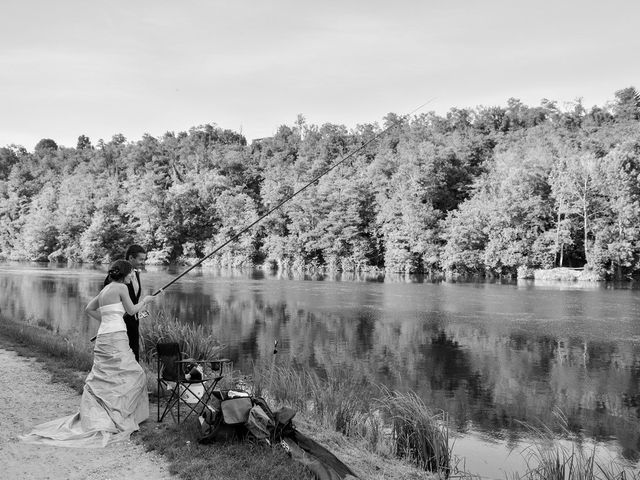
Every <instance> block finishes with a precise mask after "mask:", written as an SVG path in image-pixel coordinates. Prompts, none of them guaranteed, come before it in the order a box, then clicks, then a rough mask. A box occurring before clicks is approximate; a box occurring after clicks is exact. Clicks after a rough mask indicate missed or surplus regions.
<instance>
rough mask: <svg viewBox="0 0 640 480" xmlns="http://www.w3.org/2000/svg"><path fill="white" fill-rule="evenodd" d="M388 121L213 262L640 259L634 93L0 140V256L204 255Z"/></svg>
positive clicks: (317, 264) (329, 264)
mask: <svg viewBox="0 0 640 480" xmlns="http://www.w3.org/2000/svg"><path fill="white" fill-rule="evenodd" d="M390 125H395V126H394V127H393V128H391V129H390V130H389V131H388V132H386V133H385V134H384V135H381V136H380V137H379V138H378V139H377V140H375V141H374V142H371V143H369V144H368V145H366V146H365V147H364V148H362V149H361V150H360V151H358V152H357V154H355V155H354V156H353V157H352V158H351V159H349V161H348V162H346V163H345V164H344V165H341V166H340V167H338V168H336V169H335V170H333V171H331V172H330V173H329V174H327V175H325V176H324V177H322V178H321V179H320V180H319V181H317V182H315V183H314V184H313V185H312V186H311V187H310V188H308V189H306V190H305V191H304V192H303V193H301V194H300V195H298V196H296V197H295V198H294V199H292V200H291V201H289V202H287V203H286V204H285V205H284V206H283V207H282V208H280V209H278V210H276V211H275V212H274V213H273V214H272V215H270V216H269V217H267V218H266V219H265V220H264V221H263V222H261V223H260V224H258V225H257V226H256V227H254V228H253V229H251V230H250V231H248V232H247V233H245V234H243V235H242V236H240V237H239V239H238V240H237V241H234V242H232V243H231V244H230V245H229V246H227V247H225V248H224V249H222V250H221V251H220V252H219V254H216V255H214V256H212V257H211V258H210V259H208V260H207V262H208V263H212V264H215V265H226V266H234V267H239V266H250V265H258V264H262V265H265V266H269V267H274V268H280V269H328V270H343V271H356V270H383V269H386V270H388V271H394V272H424V273H442V272H446V273H453V274H465V275H466V274H480V275H513V274H515V273H516V272H518V271H519V270H522V269H534V268H551V267H554V266H572V267H585V268H586V269H587V270H590V271H592V272H594V274H596V275H600V276H603V277H607V278H621V277H624V276H628V275H632V274H634V273H637V272H639V271H640V177H639V175H640V94H638V92H637V91H636V90H635V89H634V88H633V87H629V88H625V89H622V90H619V91H617V92H615V95H614V98H613V100H612V101H611V102H609V103H608V104H607V105H605V106H594V107H592V108H590V109H587V108H585V107H584V106H583V104H582V102H581V101H576V102H573V103H572V104H570V105H567V106H564V107H563V108H560V107H558V105H557V102H554V101H549V100H543V101H542V102H541V103H540V105H539V106H536V107H530V106H527V105H524V104H523V103H522V102H521V101H519V100H517V99H509V100H508V101H507V104H506V106H498V107H477V108H475V109H457V108H452V109H451V110H450V111H449V112H448V113H447V114H446V115H444V116H440V115H437V114H435V113H433V112H430V113H425V114H421V115H416V116H413V117H411V118H402V117H399V116H398V115H395V114H389V115H387V116H386V117H385V119H384V121H383V125H378V124H376V123H373V124H366V125H360V126H358V127H357V128H355V129H353V130H349V129H347V128H346V127H344V126H342V125H337V124H324V125H322V126H317V125H309V124H307V123H306V121H305V119H304V118H303V117H302V116H300V117H298V119H297V120H296V122H295V123H294V124H293V125H283V126H281V127H280V128H279V129H278V131H277V133H276V134H275V135H274V136H273V137H270V138H265V139H260V140H255V141H253V142H252V144H251V145H248V144H247V142H246V140H245V138H244V137H243V136H242V135H240V134H238V133H236V132H233V131H230V130H223V129H221V128H218V127H217V126H216V125H214V124H211V125H203V126H199V127H194V128H192V129H190V130H189V131H188V132H179V133H174V132H168V133H166V134H165V135H164V136H162V137H161V138H155V137H153V136H150V135H145V136H143V138H142V139H140V140H137V141H128V140H127V139H126V138H125V137H124V136H123V135H120V134H117V135H114V136H113V138H112V139H111V140H110V141H108V142H105V141H103V140H98V141H97V142H96V144H95V145H93V144H92V142H91V140H90V139H89V138H87V137H86V136H84V135H81V136H80V137H79V138H78V143H77V146H76V148H64V147H60V146H58V145H57V144H56V142H55V141H54V140H52V139H42V140H41V141H40V142H38V144H37V145H36V146H35V149H34V151H33V152H29V151H27V150H26V149H25V148H23V147H21V146H16V145H8V146H6V147H3V148H0V258H5V259H15V260H36V261H62V262H107V261H110V260H112V259H114V258H116V257H119V256H120V255H121V254H122V252H123V249H124V247H125V246H126V245H127V244H129V243H131V242H136V243H140V244H142V245H144V246H145V247H146V248H147V249H148V250H149V261H150V262H154V263H171V262H192V261H194V260H195V259H199V258H202V257H204V256H205V255H207V254H208V253H210V252H212V251H213V249H214V248H215V247H216V246H217V245H218V244H220V243H222V242H223V241H225V240H227V239H228V238H230V237H232V236H234V235H235V234H236V233H238V232H239V231H240V230H241V229H242V227H243V226H245V225H248V224H249V223H251V222H252V221H254V220H255V219H257V218H258V217H259V215H261V214H262V213H264V212H266V211H267V210H268V209H270V208H271V207H273V206H274V205H277V204H278V203H279V202H280V201H282V199H284V198H286V197H287V196H288V195H290V194H291V193H292V192H294V191H296V190H297V189H299V188H300V187H302V186H304V185H305V184H306V183H307V182H308V181H310V180H311V179H313V178H314V177H315V176H316V175H318V174H319V173H321V172H323V170H324V169H326V168H327V167H328V166H330V165H331V164H333V163H334V162H336V161H338V160H339V159H341V158H342V157H343V156H344V155H346V154H348V153H350V152H353V151H354V150H356V149H358V148H359V147H361V146H362V145H363V144H364V143H365V142H367V141H368V140H370V139H371V138H372V137H374V136H375V135H376V134H377V133H379V132H381V131H382V130H383V129H385V128H387V127H388V126H390Z"/></svg>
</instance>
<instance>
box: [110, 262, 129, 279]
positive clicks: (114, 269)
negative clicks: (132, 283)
mask: <svg viewBox="0 0 640 480" xmlns="http://www.w3.org/2000/svg"><path fill="white" fill-rule="evenodd" d="M132 271H133V265H131V264H130V263H129V262H127V261H126V260H116V261H115V262H113V263H112V264H111V265H109V279H110V280H111V281H112V282H120V281H121V280H123V279H124V277H126V276H127V275H129V274H130V273H131V272H132Z"/></svg>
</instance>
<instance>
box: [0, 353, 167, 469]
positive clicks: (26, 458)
mask: <svg viewBox="0 0 640 480" xmlns="http://www.w3.org/2000/svg"><path fill="white" fill-rule="evenodd" d="M50 378H51V375H50V374H48V373H47V372H46V371H45V370H44V369H43V368H42V367H41V366H40V365H39V364H38V363H37V362H36V361H35V359H29V358H24V357H20V356H18V354H17V353H15V352H12V351H8V350H3V349H0V425H1V428H0V477H1V478H6V479H11V480H22V479H24V480H27V479H29V480H39V479H51V480H58V479H78V480H80V479H82V480H85V479H90V480H110V479H113V480H116V479H118V480H121V479H127V480H147V479H149V478H153V479H154V480H167V479H173V480H175V479H176V478H177V477H173V476H171V475H170V474H169V471H168V467H167V464H166V461H164V460H163V459H162V457H160V456H158V455H156V454H154V453H150V452H145V451H144V448H143V447H142V446H141V445H137V444H135V443H133V442H126V443H122V444H119V445H112V446H109V447H107V448H102V449H100V448H97V449H87V448H62V447H50V446H43V445H28V444H24V443H22V442H20V441H19V440H18V435H22V434H25V433H28V432H29V431H30V430H31V428H32V427H33V426H35V425H37V424H39V423H43V422H45V421H48V420H53V419H55V418H58V417H63V416H65V415H71V414H73V413H75V412H77V411H78V408H79V406H80V395H78V394H77V393H76V392H75V391H74V390H72V389H71V388H69V387H67V386H66V385H62V384H58V383H51V382H50ZM10 380H11V382H10Z"/></svg>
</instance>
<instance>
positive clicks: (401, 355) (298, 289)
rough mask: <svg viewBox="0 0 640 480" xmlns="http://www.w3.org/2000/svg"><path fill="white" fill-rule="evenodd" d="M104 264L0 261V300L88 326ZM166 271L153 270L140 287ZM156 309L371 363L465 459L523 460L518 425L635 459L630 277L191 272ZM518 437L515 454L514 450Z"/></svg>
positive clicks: (491, 468) (299, 355) (499, 473)
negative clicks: (444, 421) (423, 409)
mask: <svg viewBox="0 0 640 480" xmlns="http://www.w3.org/2000/svg"><path fill="white" fill-rule="evenodd" d="M105 270H106V268H105V267H68V266H60V265H48V264H18V263H2V264H0V312H1V313H2V315H4V316H7V317H10V318H14V319H24V318H29V319H31V321H40V322H44V323H47V324H48V325H50V326H51V327H52V328H53V329H54V330H58V331H60V332H65V333H69V332H74V333H76V334H79V335H83V336H86V337H87V338H90V337H91V336H93V335H94V334H95V331H96V330H97V328H98V324H97V322H96V321H94V320H92V319H90V318H88V317H87V316H86V315H85V314H84V312H83V309H84V306H85V305H86V303H87V302H88V301H89V300H90V299H91V298H92V297H93V296H94V295H95V294H96V293H97V292H99V290H100V288H101V286H102V282H103V280H104V276H105ZM180 271H181V270H175V269H171V268H166V267H147V271H146V272H144V273H143V277H142V278H143V287H144V289H145V293H151V291H152V290H153V289H156V288H159V287H161V286H163V285H164V284H165V283H167V282H168V281H169V280H171V279H172V278H173V277H174V276H175V274H176V273H179V272H180ZM153 308H163V309H165V311H166V312H167V313H168V314H169V315H171V316H175V317H177V318H179V319H180V320H182V321H185V322H195V323H203V324H210V325H211V326H212V327H213V329H214V332H216V333H217V335H218V336H219V339H220V342H221V343H223V344H225V345H227V349H226V350H225V356H229V357H230V358H232V359H233V360H234V362H235V366H236V367H237V368H240V369H243V368H247V369H248V368H249V365H250V363H251V362H253V361H255V362H265V361H269V362H270V361H271V360H272V359H273V357H272V355H273V354H272V349H273V341H274V340H275V339H277V340H278V342H279V349H278V350H279V351H278V361H282V362H287V361H291V362H295V363H296V364H298V365H301V366H303V367H306V368H311V369H315V370H316V371H318V372H320V373H322V372H325V371H327V370H331V369H335V368H336V366H338V367H339V368H352V369H358V371H364V372H367V374H368V375H370V377H371V378H375V379H376V381H378V382H380V383H382V384H384V385H386V386H388V387H389V388H390V389H396V390H401V391H408V390H412V391H415V392H416V393H418V394H419V395H420V396H421V397H422V398H423V399H424V401H425V402H426V403H427V404H428V405H430V406H433V407H435V408H441V409H443V410H445V411H446V412H448V413H449V415H450V417H451V420H452V433H453V435H454V436H455V437H456V443H455V446H454V454H456V455H458V456H462V457H464V458H465V460H464V463H465V468H466V470H468V471H470V472H472V473H475V474H478V475H481V476H482V478H486V479H494V478H495V479H504V478H505V473H509V472H512V471H514V470H520V471H521V470H522V468H523V465H524V458H523V454H522V453H521V452H522V451H523V449H525V448H526V447H527V446H528V445H529V444H530V434H529V433H528V431H527V430H526V428H524V427H523V425H522V422H526V423H528V424H531V425H539V422H543V423H545V424H553V423H554V420H555V418H556V417H555V414H554V412H558V411H562V412H563V414H564V415H565V416H566V419H567V423H568V426H569V428H570V430H571V431H573V432H576V433H579V434H580V436H581V437H582V438H583V439H584V441H585V442H586V443H587V444H588V445H592V444H593V445H597V446H598V449H599V450H601V451H602V452H603V455H607V456H610V457H611V458H615V459H616V460H617V461H621V462H626V463H629V464H631V465H636V468H637V465H638V460H639V459H640V383H639V380H640V321H639V315H638V314H639V312H640V289H639V288H637V286H636V285H634V284H620V285H612V284H604V283H599V284H595V283H586V284H585V283H557V282H550V283H541V282H535V283H534V282H533V281H525V282H522V281H518V282H515V281H514V282H510V283H500V282H475V283H474V282H468V283H465V282H456V283H453V282H430V281H428V280H425V279H424V278H422V277H416V276H413V277H386V278H385V279H384V280H383V279H380V278H368V277H364V276H349V275H342V276H339V275H338V276H326V277H323V276H317V277H301V278H298V277H295V278H294V277H290V276H278V275H274V274H270V273H265V272H262V271H251V272H220V271H216V272H214V271H206V270H204V271H203V270H200V269H196V270H194V271H192V272H190V273H188V274H187V275H186V276H185V277H183V278H182V279H181V280H180V281H179V282H177V283H176V284H174V285H173V286H172V287H170V288H169V289H168V290H167V291H166V292H165V294H164V296H163V298H162V300H161V301H160V302H157V305H154V307H153ZM511 450H513V453H511V454H509V452H510V451H511Z"/></svg>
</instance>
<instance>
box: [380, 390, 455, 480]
mask: <svg viewBox="0 0 640 480" xmlns="http://www.w3.org/2000/svg"><path fill="white" fill-rule="evenodd" d="M382 393H383V395H382V397H380V398H379V399H377V402H378V403H379V405H380V408H381V410H382V411H384V412H385V413H386V414H387V415H388V416H389V417H390V419H391V424H392V439H393V447H394V452H395V453H396V455H398V456H402V457H406V458H409V459H411V460H412V461H413V462H415V463H416V465H418V466H419V467H421V468H423V469H424V470H428V471H431V472H438V473H443V474H444V476H445V477H448V476H449V471H450V457H451V451H450V446H449V430H448V428H447V424H448V418H447V416H446V414H445V413H444V412H437V413H436V412H433V411H432V410H431V409H430V408H428V407H427V406H426V405H425V404H424V402H423V401H422V400H421V399H420V397H418V395H416V394H415V393H414V392H409V393H399V392H391V391H389V390H388V389H387V388H385V387H382Z"/></svg>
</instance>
